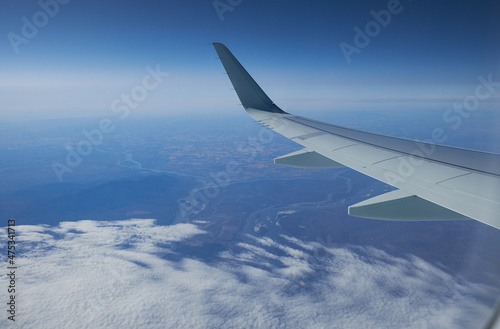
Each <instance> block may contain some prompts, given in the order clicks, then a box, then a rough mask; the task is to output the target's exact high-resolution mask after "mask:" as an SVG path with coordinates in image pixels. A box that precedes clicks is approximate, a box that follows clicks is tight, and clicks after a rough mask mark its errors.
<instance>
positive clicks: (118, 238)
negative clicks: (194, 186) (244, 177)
mask: <svg viewBox="0 0 500 329" xmlns="http://www.w3.org/2000/svg"><path fill="white" fill-rule="evenodd" d="M17 229H18V231H20V232H21V235H20V236H18V238H17V240H18V242H19V244H18V246H20V247H21V248H22V252H23V257H21V258H18V266H19V268H18V270H17V273H18V278H17V285H18V292H17V294H16V300H17V314H16V323H15V325H16V327H19V328H120V329H123V328H343V329H346V328H398V329H399V328H474V327H478V325H480V323H481V321H482V320H483V319H484V317H485V316H487V314H488V307H486V306H485V305H483V304H482V303H481V302H479V299H480V298H481V297H484V296H491V295H490V294H492V288H491V287H486V286H482V285H479V284H473V283H470V282H467V281H464V280H463V279H460V278H457V277H453V276H452V275H450V274H447V273H446V272H444V271H443V270H441V269H439V268H437V267H435V266H433V265H431V264H429V263H427V262H425V261H423V260H422V259H419V258H416V257H412V256H410V257H408V258H399V257H395V256H392V255H389V254H387V253H385V252H383V251H381V250H377V249H374V248H362V247H350V248H340V247H325V246H322V245H320V244H319V243H310V242H304V241H301V240H298V239H296V238H293V237H287V236H283V237H282V242H281V243H280V242H278V241H274V240H272V239H270V238H255V237H247V238H246V239H245V240H246V241H245V242H241V243H239V244H238V245H237V246H236V247H235V250H237V251H225V252H222V253H220V254H219V256H218V257H217V259H216V260H212V261H210V262H204V261H202V260H200V259H197V258H195V257H190V255H182V254H180V253H179V250H176V249H175V243H177V242H181V241H184V240H189V239H193V238H195V236H196V235H198V234H204V233H205V232H204V231H202V230H201V229H199V228H198V226H196V225H194V224H178V225H174V226H158V225H155V223H154V221H153V220H138V219H136V220H128V221H114V222H96V221H79V222H63V223H61V224H60V225H59V226H58V227H49V226H19V227H17ZM1 234H5V229H3V232H1ZM173 254H177V256H178V257H177V259H178V260H175V261H173V260H168V259H171V257H170V258H169V257H165V256H166V255H173ZM2 257H3V261H4V263H5V261H6V257H5V256H2ZM7 285H8V283H7V277H6V276H2V277H1V280H0V287H2V288H1V290H0V292H1V293H0V297H1V300H5V301H6V300H7V296H6V295H7V293H6V287H7ZM4 305H5V304H4ZM4 313H5V312H4ZM6 322H7V316H5V315H4V318H3V319H0V323H2V325H0V326H1V327H4V324H5V323H6Z"/></svg>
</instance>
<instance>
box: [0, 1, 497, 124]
mask: <svg viewBox="0 0 500 329" xmlns="http://www.w3.org/2000/svg"><path fill="white" fill-rule="evenodd" d="M55 1H56V0H41V1H22V2H21V1H9V2H7V3H5V4H3V10H2V12H1V13H0V21H1V22H2V24H1V25H0V28H1V34H2V38H1V41H0V43H1V44H0V46H1V48H2V49H3V51H2V52H1V53H0V72H1V75H0V86H2V88H1V89H0V96H1V97H2V100H3V101H2V104H1V105H0V114H1V115H2V118H4V119H5V118H14V117H18V116H23V115H25V114H30V115H33V116H34V117H38V116H40V117H50V116H51V115H53V116H82V115H90V114H96V113H102V112H103V111H104V112H109V111H110V105H111V104H112V102H113V100H114V99H116V98H117V97H120V95H121V94H123V93H129V92H130V90H131V89H132V88H133V87H134V86H136V85H138V84H140V83H141V81H142V79H143V77H144V76H145V75H146V74H147V72H146V70H145V67H147V66H150V67H156V66H157V65H159V66H160V67H161V69H162V70H164V71H166V72H168V73H169V76H168V78H166V79H165V80H164V81H162V83H161V84H160V85H159V86H158V88H155V89H154V90H152V91H150V92H149V93H148V95H147V97H146V98H145V100H144V101H143V102H141V104H140V105H139V108H140V109H141V110H142V111H143V113H151V112H155V113H159V112H162V113H167V114H178V113H196V112H199V111H229V110H231V109H234V106H235V104H237V103H238V100H237V99H236V96H235V95H234V92H230V91H228V89H229V88H230V85H229V82H228V80H227V77H225V76H224V75H222V74H220V73H221V72H223V69H222V66H221V64H220V62H218V61H217V60H215V57H216V54H215V52H214V50H213V48H212V47H211V45H210V43H211V42H213V41H218V42H223V43H225V44H226V45H227V46H228V47H229V48H230V49H231V51H233V53H234V54H235V55H236V57H237V58H238V59H239V60H240V61H241V62H242V64H243V65H244V66H245V67H246V68H247V69H248V70H249V71H250V73H251V74H252V75H253V76H254V77H255V78H256V80H257V81H258V82H259V83H260V84H261V85H263V87H264V89H265V90H266V91H267V92H268V94H269V95H270V96H271V98H273V100H274V101H275V102H276V103H278V104H280V105H281V106H282V107H288V108H291V109H294V108H298V107H300V105H305V106H309V107H311V108H318V109H319V108H321V107H322V106H323V107H328V106H333V105H332V101H333V102H334V101H335V100H337V101H339V102H342V101H344V102H347V103H348V102H349V101H350V100H353V99H354V100H359V99H363V98H365V99H372V98H376V99H394V98H398V99H399V98H403V99H404V98H411V99H451V98H457V99H459V98H460V97H463V96H464V95H467V93H471V90H472V91H473V88H474V86H475V85H476V84H477V77H478V76H479V75H483V76H487V75H488V74H493V77H494V78H493V79H494V80H495V81H497V80H500V78H498V77H499V76H500V65H499V58H500V43H498V42H497V41H498V37H499V36H500V26H499V25H500V23H499V22H500V20H499V19H498V18H499V13H500V11H499V7H500V6H499V5H498V4H497V2H496V1H484V0H483V1H439V2H436V1H427V0H425V1H424V0H420V1H415V0H413V1H410V0H402V1H400V2H398V1H395V0H391V1H387V0H384V1H335V2H332V1H312V2H303V1H292V2H291V1H244V0H243V1H235V0H234V1H232V2H231V3H232V4H233V5H230V4H229V2H228V1H227V0H220V1H219V2H217V3H218V4H219V5H220V4H221V3H222V4H224V5H225V6H228V7H226V8H229V9H230V10H227V11H224V12H223V13H222V14H221V13H220V12H219V13H218V12H217V10H216V8H215V6H214V3H216V2H214V1H210V0H209V1H201V0H192V1H168V2H165V1H106V2H104V3H103V2H98V1H81V0H71V1H69V2H68V1H66V2H67V3H65V4H61V3H64V2H65V1H63V0H60V2H61V3H59V2H55ZM55 3H56V4H57V7H58V9H57V10H55V9H54V8H55V6H54V4H55ZM220 6H223V5H220ZM43 7H46V8H49V9H48V10H45V11H44V9H43ZM389 7H390V8H393V9H394V13H392V14H391V18H390V22H388V24H386V26H385V27H383V26H380V25H379V30H378V31H375V32H372V33H373V36H372V37H370V42H369V44H368V45H367V46H366V47H363V48H361V47H360V48H358V49H359V53H354V54H352V55H351V56H350V63H348V61H347V60H346V57H345V56H344V53H343V52H342V51H341V48H340V46H339V45H340V44H341V43H343V42H345V43H347V44H350V45H354V44H355V43H354V38H355V35H356V32H355V30H354V28H355V27H359V28H360V29H361V30H362V31H364V32H366V31H365V28H366V25H367V24H369V23H370V22H372V21H374V17H373V15H372V14H371V12H372V11H374V12H375V13H380V11H382V10H388V8H389ZM51 10H52V11H54V12H55V13H53V14H52V16H53V17H51V15H49V14H50V13H49V14H45V13H44V12H47V11H51ZM56 11H57V12H56ZM40 12H42V13H41V14H40ZM396 12H397V13H396ZM219 14H220V15H219ZM44 15H45V16H44ZM221 17H223V20H221ZM23 18H25V19H24V20H23ZM45 18H46V20H44V19H45ZM37 19H38V25H39V27H38V32H37V33H36V34H35V33H33V34H34V36H31V35H28V36H27V35H25V34H23V26H24V25H26V23H25V21H26V20H27V21H29V22H30V23H31V24H34V23H36V20H37ZM28 30H29V29H28ZM25 32H26V29H25ZM14 35H15V36H14ZM18 37H21V38H24V41H23V42H24V43H20V42H19V40H20V39H19V38H18ZM13 40H16V41H13ZM16 42H17V44H16ZM322 101H323V102H322ZM324 101H328V102H327V103H328V104H329V105H328V106H327V105H325V102H324Z"/></svg>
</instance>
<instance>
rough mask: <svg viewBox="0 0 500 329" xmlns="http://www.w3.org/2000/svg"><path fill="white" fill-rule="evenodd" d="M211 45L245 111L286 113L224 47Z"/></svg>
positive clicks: (217, 44) (215, 44)
mask: <svg viewBox="0 0 500 329" xmlns="http://www.w3.org/2000/svg"><path fill="white" fill-rule="evenodd" d="M213 45H214V48H215V51H217V54H218V55H219V58H220V60H221V62H222V65H223V66H224V69H225V70H226V73H227V75H228V76H229V79H230V80H231V83H232V84H233V86H234V89H235V90H236V93H237V94H238V97H239V98H240V101H241V104H243V107H244V108H245V109H247V108H253V109H257V110H261V111H266V112H273V113H286V112H285V111H283V110H282V109H280V108H279V107H278V106H277V105H276V104H274V103H273V101H272V100H271V99H270V98H269V97H268V96H267V95H266V93H265V92H264V91H263V90H262V89H261V88H260V87H259V85H258V84H257V82H255V80H254V79H253V78H252V77H251V76H250V74H248V72H247V71H246V70H245V68H244V67H243V66H242V65H241V64H240V62H238V60H237V59H236V57H234V55H233V54H231V52H230V51H229V49H227V47H226V46H224V45H223V44H222V43H217V42H214V43H213Z"/></svg>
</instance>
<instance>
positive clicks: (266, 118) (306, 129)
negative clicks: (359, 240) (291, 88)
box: [213, 43, 500, 229]
mask: <svg viewBox="0 0 500 329" xmlns="http://www.w3.org/2000/svg"><path fill="white" fill-rule="evenodd" d="M213 45H214V47H215V50H216V51H217V54H218V55H219V58H220V60H221V62H222V64H223V66H224V68H225V70H226V72H227V74H228V76H229V79H230V80H231V83H232V84H233V86H234V88H235V90H236V93H237V94H238V97H239V98H240V100H241V103H242V105H243V107H244V108H245V110H246V111H247V113H248V114H249V115H250V116H251V117H252V118H254V119H255V120H256V121H258V122H260V123H261V124H263V125H265V126H267V127H269V128H271V129H273V130H274V131H276V132H277V133H279V134H281V135H283V136H285V137H287V138H289V139H291V140H293V141H294V142H296V143H298V144H300V145H302V146H303V147H304V148H303V149H302V150H300V151H297V152H293V153H290V154H287V155H284V156H281V157H279V158H276V159H275V163H276V164H281V165H286V166H293V167H303V168H307V167H311V168H318V167H325V168H333V167H342V166H345V167H349V168H352V169H354V170H356V171H359V172H361V173H363V174H365V175H368V176H370V177H373V178H375V179H377V180H379V181H382V182H385V183H387V184H389V185H392V186H394V187H396V188H397V190H395V191H392V192H388V193H385V194H382V195H379V196H376V197H374V198H371V199H368V200H365V201H362V202H360V203H358V204H355V205H352V206H350V207H349V210H348V212H349V215H352V216H357V217H365V218H374V219H385V220H456V219H470V218H472V219H475V220H478V221H480V222H482V223H484V224H487V225H490V226H493V227H495V228H497V229H500V155H499V154H493V153H486V152H479V151H474V150H468V149H461V148H455V147H449V146H443V145H436V144H432V143H425V142H420V141H413V140H409V139H403V138H396V137H390V136H385V135H380V134H374V133H369V132H364V131H360V130H355V129H349V128H345V127H340V126H336V125H332V124H328V123H324V122H320V121H316V120H311V119H307V118H303V117H300V116H295V115H291V114H289V113H287V112H285V111H283V110H282V109H280V108H279V107H278V106H277V105H276V104H274V103H273V102H272V100H271V99H270V98H269V97H268V96H267V95H266V94H265V93H264V91H263V90H262V89H261V88H260V87H259V85H258V84H257V83H256V82H255V80H254V79H253V78H252V77H251V76H250V75H249V74H248V72H247V71H246V70H245V69H244V68H243V66H242V65H241V64H240V63H239V62H238V60H237V59H236V58H235V57H234V56H233V54H232V53H231V52H230V51H229V50H228V49H227V47H226V46H224V45H223V44H221V43H214V44H213Z"/></svg>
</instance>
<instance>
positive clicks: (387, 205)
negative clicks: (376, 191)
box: [348, 190, 470, 221]
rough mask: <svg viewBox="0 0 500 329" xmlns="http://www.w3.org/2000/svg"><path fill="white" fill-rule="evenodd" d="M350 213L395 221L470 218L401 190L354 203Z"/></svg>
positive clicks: (349, 210)
mask: <svg viewBox="0 0 500 329" xmlns="http://www.w3.org/2000/svg"><path fill="white" fill-rule="evenodd" d="M408 209H411V211H408ZM348 213H349V215H350V216H356V217H363V218H370V219H382V220H394V221H442V220H457V219H470V218H469V217H466V216H463V215H461V214H459V213H456V212H454V211H452V210H449V209H447V208H444V207H441V206H438V205H437V204H435V203H432V202H429V201H427V200H424V199H422V198H419V197H418V196H416V195H413V194H411V193H406V192H404V191H401V190H396V191H392V192H388V193H384V194H381V195H379V196H376V197H373V198H371V199H368V200H364V201H362V202H359V203H357V204H355V205H352V206H350V207H349V209H348Z"/></svg>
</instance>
